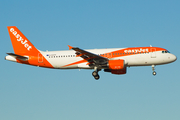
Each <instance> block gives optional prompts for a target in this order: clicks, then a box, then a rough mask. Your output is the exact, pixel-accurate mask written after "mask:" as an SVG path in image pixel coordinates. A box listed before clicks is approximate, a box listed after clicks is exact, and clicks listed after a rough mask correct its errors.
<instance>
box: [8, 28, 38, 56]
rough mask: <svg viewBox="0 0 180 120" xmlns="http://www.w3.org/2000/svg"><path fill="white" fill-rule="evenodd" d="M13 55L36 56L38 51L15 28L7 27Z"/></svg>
mask: <svg viewBox="0 0 180 120" xmlns="http://www.w3.org/2000/svg"><path fill="white" fill-rule="evenodd" d="M7 28H8V31H9V35H10V38H11V42H12V46H13V49H14V53H15V54H18V55H32V56H33V55H37V54H38V53H39V51H38V50H37V49H36V48H35V47H34V45H33V44H32V43H31V42H30V41H29V40H28V39H27V38H26V37H25V36H24V35H23V33H22V32H21V31H20V30H19V29H18V28H17V27H16V26H8V27H7Z"/></svg>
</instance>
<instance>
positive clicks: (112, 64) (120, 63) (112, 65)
mask: <svg viewBox="0 0 180 120" xmlns="http://www.w3.org/2000/svg"><path fill="white" fill-rule="evenodd" d="M108 67H109V69H111V70H122V69H124V67H125V65H124V60H109V62H108Z"/></svg>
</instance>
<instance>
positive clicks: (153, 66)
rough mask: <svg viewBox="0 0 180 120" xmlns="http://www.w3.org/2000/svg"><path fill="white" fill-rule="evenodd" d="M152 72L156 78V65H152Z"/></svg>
mask: <svg viewBox="0 0 180 120" xmlns="http://www.w3.org/2000/svg"><path fill="white" fill-rule="evenodd" d="M152 70H153V73H152V74H153V75H154V76H155V75H156V74H157V73H156V72H155V71H154V70H155V65H152Z"/></svg>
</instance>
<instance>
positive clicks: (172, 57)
mask: <svg viewBox="0 0 180 120" xmlns="http://www.w3.org/2000/svg"><path fill="white" fill-rule="evenodd" d="M171 60H172V62H174V61H176V60H177V57H176V56H175V55H173V54H172V55H171Z"/></svg>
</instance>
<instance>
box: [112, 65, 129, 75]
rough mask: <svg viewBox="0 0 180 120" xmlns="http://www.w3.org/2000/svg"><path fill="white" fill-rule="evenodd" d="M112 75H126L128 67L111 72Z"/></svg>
mask: <svg viewBox="0 0 180 120" xmlns="http://www.w3.org/2000/svg"><path fill="white" fill-rule="evenodd" d="M111 73H112V74H117V75H120V74H126V67H125V68H124V69H122V70H111Z"/></svg>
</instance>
